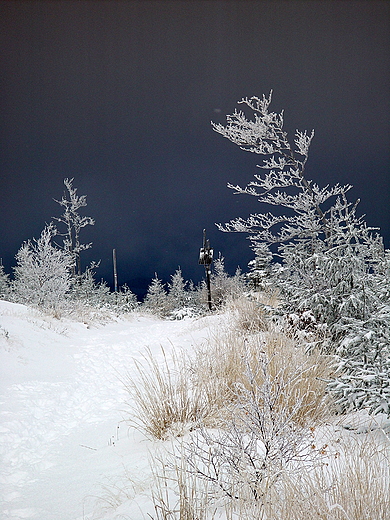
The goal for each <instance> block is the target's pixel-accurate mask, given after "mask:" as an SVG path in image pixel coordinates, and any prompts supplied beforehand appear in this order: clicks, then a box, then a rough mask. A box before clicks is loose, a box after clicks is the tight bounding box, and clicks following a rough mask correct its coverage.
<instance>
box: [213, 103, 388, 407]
mask: <svg viewBox="0 0 390 520" xmlns="http://www.w3.org/2000/svg"><path fill="white" fill-rule="evenodd" d="M270 103H271V94H270V95H269V96H268V97H266V96H264V95H263V97H262V98H257V97H252V98H245V99H242V100H241V102H240V104H242V105H244V106H245V107H246V108H249V109H250V110H251V112H252V113H253V118H252V119H248V118H247V116H246V114H245V112H244V111H242V110H241V111H237V110H236V111H235V112H234V113H233V114H232V115H228V116H227V124H226V126H223V125H221V124H214V123H213V128H214V130H215V131H216V132H218V133H220V134H221V135H222V136H223V137H225V138H227V139H229V140H230V141H232V142H233V143H235V144H237V145H238V146H240V148H241V149H242V150H245V151H249V152H252V153H255V154H257V155H262V156H264V160H263V162H262V164H261V165H260V166H259V167H260V168H262V169H263V170H264V173H263V174H256V175H255V176H254V177H255V180H254V181H252V182H250V183H249V184H248V185H247V186H246V187H245V188H241V187H240V186H234V185H231V184H229V185H228V186H229V188H231V189H233V190H234V192H235V193H238V194H248V195H251V196H254V197H256V199H257V200H258V201H259V202H260V203H262V204H265V205H266V206H267V207H268V208H269V207H271V208H272V206H276V207H278V208H283V211H282V213H281V212H280V211H279V210H278V211H275V212H272V211H268V212H264V213H254V214H251V215H250V216H249V218H247V219H243V218H236V219H234V220H232V221H230V222H229V223H227V224H225V225H219V229H220V230H222V231H227V232H245V233H248V234H249V238H250V240H251V243H252V247H253V249H254V250H256V248H258V247H263V244H266V245H267V246H269V245H272V244H277V245H278V251H277V255H278V257H279V259H280V260H281V262H282V265H283V270H281V271H280V275H279V277H278V279H277V280H276V282H277V283H278V284H279V286H280V287H281V289H282V290H283V293H284V295H285V296H286V298H285V301H286V309H287V312H289V311H290V312H291V311H294V312H296V311H300V312H305V311H308V310H309V311H311V312H312V314H313V315H314V316H315V319H316V321H317V322H318V323H319V324H322V325H323V326H324V327H326V328H327V334H326V335H325V341H323V342H322V348H323V349H325V350H326V351H327V352H332V353H335V354H336V356H337V359H338V371H339V374H340V376H339V377H338V378H337V379H335V381H334V382H333V383H332V384H331V385H330V389H331V391H332V392H333V393H334V395H335V396H336V399H337V403H338V405H339V407H340V409H341V410H346V409H349V408H350V407H355V408H356V407H362V406H366V407H369V409H370V410H371V411H372V412H380V411H385V412H386V413H390V406H389V403H390V376H389V372H390V346H389V345H390V309H389V295H388V292H386V291H385V290H384V289H383V285H384V283H386V282H385V281H384V280H385V274H384V272H385V271H386V268H385V263H386V261H385V258H386V255H385V251H384V247H383V243H382V239H381V237H380V236H379V235H377V234H374V233H373V231H374V230H373V229H372V228H369V227H368V226H367V225H366V223H365V221H364V219H363V218H362V217H359V216H358V215H357V211H356V210H357V205H358V202H359V201H357V202H356V203H351V202H349V201H348V199H347V193H348V191H349V190H350V189H351V186H350V185H345V186H340V185H339V184H336V185H334V186H329V185H327V186H325V187H323V188H320V186H319V185H317V184H316V183H314V182H313V181H312V180H309V179H307V177H306V163H307V160H308V154H309V147H310V144H311V141H312V139H313V137H314V131H312V132H310V133H307V131H304V132H301V131H299V130H297V131H296V132H295V139H294V143H293V144H291V143H290V141H289V139H288V135H287V133H286V132H285V131H284V130H283V112H281V113H275V112H270V111H269V110H268V109H269V105H270ZM322 330H324V329H322Z"/></svg>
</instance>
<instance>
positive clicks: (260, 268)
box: [246, 243, 272, 290]
mask: <svg viewBox="0 0 390 520" xmlns="http://www.w3.org/2000/svg"><path fill="white" fill-rule="evenodd" d="M253 249H254V252H255V258H254V259H253V260H251V261H250V262H248V267H249V273H246V278H247V279H248V281H249V283H250V285H251V286H252V287H253V288H254V289H256V290H264V289H265V288H266V286H267V285H269V279H270V277H271V271H272V265H271V262H272V253H271V251H270V250H269V247H268V246H267V244H265V243H260V244H257V245H256V246H255V247H254V248H253Z"/></svg>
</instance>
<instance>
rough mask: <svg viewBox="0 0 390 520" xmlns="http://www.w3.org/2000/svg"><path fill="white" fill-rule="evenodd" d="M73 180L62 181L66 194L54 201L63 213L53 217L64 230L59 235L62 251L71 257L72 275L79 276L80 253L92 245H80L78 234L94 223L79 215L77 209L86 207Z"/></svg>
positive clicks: (91, 219) (82, 196)
mask: <svg viewBox="0 0 390 520" xmlns="http://www.w3.org/2000/svg"><path fill="white" fill-rule="evenodd" d="M73 180H74V179H73V178H72V179H64V184H65V187H66V189H67V193H66V194H64V195H63V196H62V199H61V200H56V199H54V200H55V201H56V202H58V204H59V205H60V206H62V207H63V208H64V213H63V214H62V215H61V216H60V217H53V218H54V219H55V220H56V221H57V222H60V223H61V224H63V225H64V226H65V230H64V231H63V232H60V233H59V235H60V236H62V237H63V241H64V249H65V251H67V252H68V253H70V255H71V256H72V257H73V267H72V272H73V275H77V276H81V273H82V271H81V261H80V253H81V251H85V250H86V249H89V248H90V247H91V246H92V243H88V244H82V243H81V242H80V232H81V229H82V228H84V227H85V226H93V225H94V224H95V221H94V219H93V218H91V217H86V216H82V215H80V214H79V209H80V208H83V207H85V206H86V205H87V197H86V195H81V196H79V195H77V188H74V187H73Z"/></svg>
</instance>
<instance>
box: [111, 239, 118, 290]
mask: <svg viewBox="0 0 390 520" xmlns="http://www.w3.org/2000/svg"><path fill="white" fill-rule="evenodd" d="M112 261H113V264H114V291H115V292H118V272H117V270H116V249H113V250H112Z"/></svg>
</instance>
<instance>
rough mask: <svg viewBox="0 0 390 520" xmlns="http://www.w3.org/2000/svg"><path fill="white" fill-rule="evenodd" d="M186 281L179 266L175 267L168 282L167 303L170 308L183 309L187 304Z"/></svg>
mask: <svg viewBox="0 0 390 520" xmlns="http://www.w3.org/2000/svg"><path fill="white" fill-rule="evenodd" d="M186 287H187V282H186V281H185V280H184V278H183V274H182V271H181V269H180V267H179V268H178V269H176V271H175V272H174V274H173V275H172V276H171V281H170V282H169V283H168V305H169V307H170V308H171V309H172V310H176V309H183V308H184V307H186V306H187V305H188V293H187V291H186Z"/></svg>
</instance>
